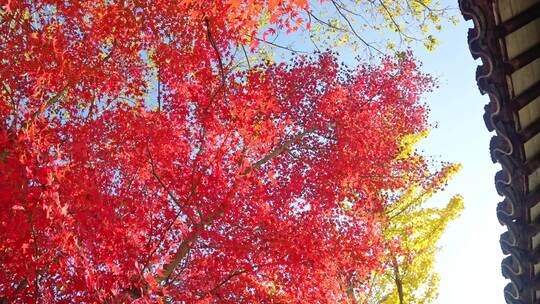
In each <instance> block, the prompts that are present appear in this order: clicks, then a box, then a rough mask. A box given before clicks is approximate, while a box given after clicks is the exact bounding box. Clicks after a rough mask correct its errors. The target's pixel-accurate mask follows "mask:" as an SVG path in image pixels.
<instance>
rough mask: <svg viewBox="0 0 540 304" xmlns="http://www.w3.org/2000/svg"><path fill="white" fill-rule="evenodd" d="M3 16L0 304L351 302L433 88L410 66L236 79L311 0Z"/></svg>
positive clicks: (316, 68)
mask: <svg viewBox="0 0 540 304" xmlns="http://www.w3.org/2000/svg"><path fill="white" fill-rule="evenodd" d="M290 3H292V4H290V5H285V4H283V3H282V2H280V1H268V2H266V1H247V2H239V1H180V2H177V1H118V2H116V1H99V2H98V1H52V0H47V1H46V0H43V1H5V0H4V1H2V9H1V10H2V11H1V17H0V18H1V23H0V31H1V34H0V58H1V60H0V79H1V81H2V91H1V96H0V98H1V99H0V172H1V174H0V218H1V222H0V239H1V241H0V265H2V267H1V268H2V269H1V270H2V271H1V273H0V299H3V300H5V301H12V302H25V301H28V302H30V301H36V302H48V303H51V302H55V303H73V302H109V303H121V302H130V301H139V302H145V301H146V302H155V301H164V300H166V301H169V302H179V303H191V302H201V303H207V302H208V303H209V302H229V303H241V302H244V303H253V302H261V303H266V302H268V303H270V302H272V303H274V302H276V303H277V302H279V303H281V302H284V303H285V302H286V303H289V302H305V303H319V302H329V303H336V302H344V301H346V300H347V298H348V297H350V296H351V292H353V289H354V292H361V290H356V289H358V286H361V285H362V283H363V282H364V281H365V279H366V277H367V276H368V275H369V274H370V272H371V271H372V270H374V269H377V267H378V266H379V263H380V262H379V256H380V253H381V250H383V238H382V236H381V231H382V229H381V219H379V218H378V216H377V213H378V212H379V211H381V210H382V204H384V203H385V200H386V199H387V194H388V193H391V192H392V191H399V189H402V188H403V187H405V186H406V185H407V179H405V178H401V177H400V176H402V175H407V176H408V177H410V178H414V176H420V175H422V174H425V170H426V169H425V164H423V163H418V162H417V161H413V160H411V159H400V160H396V156H397V155H398V154H399V153H400V138H401V137H403V136H404V135H406V134H411V133H416V132H419V131H421V130H423V129H424V128H425V127H426V109H425V107H424V106H423V105H422V103H421V102H420V101H419V98H420V95H421V94H422V93H423V92H425V91H426V90H429V89H430V87H431V81H430V79H429V78H428V77H426V76H425V75H423V74H422V73H420V72H419V70H418V68H417V66H416V64H415V63H414V61H413V60H412V59H411V58H410V57H409V56H406V57H405V58H401V59H399V60H390V59H385V60H383V61H382V62H381V64H379V65H376V66H373V65H363V66H359V67H357V68H354V69H349V68H345V67H342V66H340V65H339V64H338V62H337V60H336V58H335V56H334V55H333V54H331V53H322V54H318V55H316V56H311V57H295V58H294V59H293V60H292V62H291V63H290V64H259V65H257V66H253V67H251V68H250V69H243V70H242V69H237V68H235V66H234V63H235V60H236V54H237V51H238V49H239V47H240V46H241V45H250V46H251V49H252V50H253V51H256V50H257V43H256V42H257V41H258V40H256V39H254V35H256V34H258V33H259V31H260V30H261V29H260V25H259V23H258V22H257V19H256V18H255V17H254V16H258V15H260V14H261V13H262V12H263V11H264V12H265V13H267V14H269V15H270V16H271V18H270V20H271V23H272V24H274V25H275V27H276V28H280V29H292V30H294V26H293V24H294V23H295V20H297V19H296V18H297V13H298V12H299V11H300V10H301V9H302V8H304V7H305V6H306V2H305V1H296V2H294V1H293V2H290Z"/></svg>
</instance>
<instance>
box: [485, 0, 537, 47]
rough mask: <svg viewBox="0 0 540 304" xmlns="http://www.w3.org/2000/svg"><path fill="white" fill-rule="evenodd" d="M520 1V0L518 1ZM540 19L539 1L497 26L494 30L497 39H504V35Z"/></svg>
mask: <svg viewBox="0 0 540 304" xmlns="http://www.w3.org/2000/svg"><path fill="white" fill-rule="evenodd" d="M520 1H521V0H520ZM539 17H540V1H539V2H537V3H536V4H534V5H533V6H532V7H530V8H528V9H526V10H525V11H524V12H523V13H521V14H519V15H516V16H514V17H512V18H510V19H508V20H506V21H505V22H503V23H501V24H499V25H498V26H497V28H496V29H495V36H496V37H497V38H504V37H505V36H506V35H508V34H510V33H512V32H515V31H517V30H518V29H520V28H521V27H523V26H525V25H526V24H528V23H529V22H531V21H533V20H535V19H537V18H539Z"/></svg>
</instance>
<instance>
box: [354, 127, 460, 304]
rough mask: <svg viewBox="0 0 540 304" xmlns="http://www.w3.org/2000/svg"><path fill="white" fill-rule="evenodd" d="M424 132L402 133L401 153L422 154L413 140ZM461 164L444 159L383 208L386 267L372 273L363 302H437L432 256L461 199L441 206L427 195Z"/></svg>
mask: <svg viewBox="0 0 540 304" xmlns="http://www.w3.org/2000/svg"><path fill="white" fill-rule="evenodd" d="M423 136H425V134H419V135H415V136H413V137H410V138H405V139H404V141H403V142H404V149H403V151H404V153H405V154H407V155H403V157H410V158H415V157H418V158H421V156H419V155H417V154H415V153H414V152H412V148H411V147H412V146H414V144H415V143H416V142H417V141H418V140H419V139H420V138H421V137H423ZM460 167H461V166H460V165H456V164H445V165H443V166H442V168H440V169H439V170H437V172H435V173H433V174H429V175H426V176H425V178H423V179H416V180H413V181H412V182H411V185H410V186H409V188H407V189H405V190H404V191H403V192H402V193H399V194H397V195H395V196H394V199H393V200H392V202H391V203H389V204H388V205H387V206H386V207H385V210H384V213H385V214H384V216H385V217H386V219H387V221H386V227H385V230H384V232H385V239H386V243H387V247H386V251H385V254H384V264H385V265H386V267H385V268H384V270H383V272H382V273H380V272H379V273H373V274H372V277H371V278H370V282H368V283H367V284H366V285H367V288H368V292H367V296H366V297H367V298H366V299H364V300H363V301H360V302H364V303H377V304H423V303H433V301H434V300H435V299H436V297H437V294H438V283H439V275H438V273H437V272H436V271H435V270H434V259H435V255H436V253H437V251H438V249H439V247H438V245H437V242H438V241H439V240H440V238H441V236H442V234H443V232H444V231H445V229H446V227H447V226H448V223H450V222H451V221H453V220H455V219H456V218H457V217H459V215H460V213H461V211H462V210H463V199H462V197H461V196H460V195H455V196H453V197H452V198H451V199H450V200H449V201H448V203H447V204H446V205H445V206H443V207H428V206H427V204H428V200H429V199H430V198H431V197H432V196H433V195H434V194H435V193H437V192H439V191H441V190H442V189H443V187H444V186H445V185H446V183H447V182H448V180H449V179H450V178H451V177H452V176H453V175H455V174H456V173H457V172H458V171H459V169H460Z"/></svg>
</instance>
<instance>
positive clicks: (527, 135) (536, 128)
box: [519, 117, 540, 143]
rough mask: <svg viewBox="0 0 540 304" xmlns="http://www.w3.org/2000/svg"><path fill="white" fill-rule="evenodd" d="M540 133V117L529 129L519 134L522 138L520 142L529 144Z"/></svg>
mask: <svg viewBox="0 0 540 304" xmlns="http://www.w3.org/2000/svg"><path fill="white" fill-rule="evenodd" d="M538 132H540V117H537V118H536V120H535V121H533V122H532V123H531V124H530V125H529V126H528V127H527V128H525V129H522V130H521V131H520V132H519V134H520V136H521V138H520V141H521V142H522V143H525V142H527V141H528V140H529V139H531V138H533V137H534V136H535V135H536V134H538Z"/></svg>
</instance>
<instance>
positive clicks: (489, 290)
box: [414, 3, 506, 304]
mask: <svg viewBox="0 0 540 304" xmlns="http://www.w3.org/2000/svg"><path fill="white" fill-rule="evenodd" d="M449 4H450V5H453V6H455V5H456V4H455V3H449ZM472 26H473V25H472V23H471V22H465V21H463V20H462V21H461V22H460V23H459V24H458V25H457V26H454V25H446V26H445V27H444V30H443V31H442V32H441V33H439V34H438V35H437V37H438V38H439V39H440V41H441V44H440V45H439V46H438V47H437V48H436V49H435V50H434V51H433V52H427V51H425V50H423V49H422V48H421V47H416V48H414V52H415V55H416V56H417V58H418V59H420V60H421V61H422V62H423V64H424V70H425V71H426V72H428V73H430V74H432V75H434V76H436V77H438V79H439V84H440V87H439V88H438V89H436V90H435V91H434V92H433V93H431V94H429V95H428V96H427V101H428V104H429V105H430V108H431V121H432V122H434V123H435V122H436V123H437V125H438V127H437V128H436V129H434V130H433V131H432V132H431V134H430V136H429V137H428V138H427V139H426V140H424V142H423V143H422V144H421V146H420V147H421V148H422V150H424V152H425V153H426V154H428V155H433V156H436V157H438V158H439V159H441V160H447V161H451V162H456V163H461V164H463V169H462V171H461V172H460V173H459V174H458V175H457V176H456V177H455V178H454V179H453V180H452V181H451V182H450V184H449V186H448V187H447V188H446V191H445V192H444V193H441V194H438V195H437V196H435V197H434V198H433V200H432V201H431V203H432V204H435V205H439V204H441V205H442V204H443V203H446V202H447V201H448V199H449V198H450V197H451V195H453V194H455V193H460V194H461V195H463V197H464V199H465V210H464V212H463V214H462V216H461V217H460V218H459V219H457V220H456V221H455V222H453V223H451V224H450V226H449V228H448V229H447V231H446V232H445V234H444V236H443V238H442V240H441V242H440V245H441V246H442V250H441V252H440V253H439V254H438V257H437V265H436V269H437V270H438V271H439V273H440V275H441V285H440V295H439V298H438V300H437V301H436V303H440V304H450V303H452V304H455V303H490V304H497V303H505V301H504V296H503V288H504V286H505V285H506V280H505V279H504V278H503V277H502V275H501V267H500V265H501V260H502V258H503V255H502V252H501V249H500V247H499V236H500V234H501V233H502V232H504V229H503V227H502V226H501V225H500V224H499V222H498V221H497V218H496V211H495V210H496V206H497V203H498V202H499V201H501V200H502V197H500V196H498V194H497V192H496V191H495V186H494V176H495V173H496V172H497V171H498V170H500V166H499V165H495V164H493V163H492V162H491V158H490V156H489V140H490V138H491V137H492V136H493V134H490V133H489V132H488V131H487V129H486V127H485V125H484V121H483V118H482V115H483V113H484V109H483V107H484V105H485V104H486V103H488V101H489V98H488V96H487V95H484V96H483V95H481V94H480V93H479V91H478V88H477V86H476V81H475V71H476V67H477V66H478V65H479V64H480V63H481V62H480V60H477V61H474V60H473V58H472V57H471V54H470V52H469V49H468V45H467V29H468V28H470V27H472Z"/></svg>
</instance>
